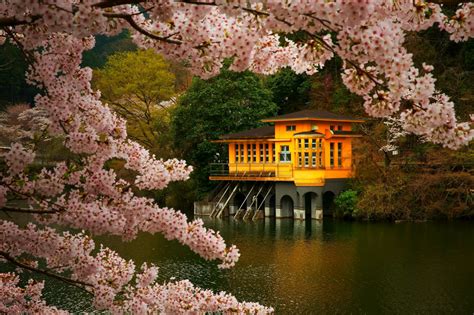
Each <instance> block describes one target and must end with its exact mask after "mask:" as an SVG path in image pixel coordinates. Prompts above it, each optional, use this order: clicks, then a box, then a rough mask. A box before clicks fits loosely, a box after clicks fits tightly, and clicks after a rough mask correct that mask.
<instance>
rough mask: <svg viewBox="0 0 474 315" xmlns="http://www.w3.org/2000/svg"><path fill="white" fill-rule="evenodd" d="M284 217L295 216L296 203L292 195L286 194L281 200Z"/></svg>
mask: <svg viewBox="0 0 474 315" xmlns="http://www.w3.org/2000/svg"><path fill="white" fill-rule="evenodd" d="M280 206H281V212H282V217H293V209H294V203H293V199H291V197H290V196H288V195H284V196H283V197H281V201H280Z"/></svg>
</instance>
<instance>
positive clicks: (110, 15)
mask: <svg viewBox="0 0 474 315" xmlns="http://www.w3.org/2000/svg"><path fill="white" fill-rule="evenodd" d="M104 16H106V17H108V18H118V19H123V20H125V21H126V22H127V23H128V24H129V25H130V26H131V27H133V29H135V30H136V31H138V32H139V33H140V34H143V35H145V36H147V37H150V38H152V39H156V40H159V41H162V42H167V43H170V44H177V45H180V44H181V43H182V42H181V41H178V40H173V39H170V37H172V36H173V35H174V34H172V35H169V36H165V37H162V36H158V35H155V34H152V33H150V32H149V31H147V30H145V29H143V28H141V27H140V26H139V25H138V24H137V22H135V20H134V19H133V16H132V15H131V14H123V13H104Z"/></svg>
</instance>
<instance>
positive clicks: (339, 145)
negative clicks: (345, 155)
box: [337, 142, 342, 167]
mask: <svg viewBox="0 0 474 315" xmlns="http://www.w3.org/2000/svg"><path fill="white" fill-rule="evenodd" d="M337 165H338V166H339V167H342V142H338V143H337Z"/></svg>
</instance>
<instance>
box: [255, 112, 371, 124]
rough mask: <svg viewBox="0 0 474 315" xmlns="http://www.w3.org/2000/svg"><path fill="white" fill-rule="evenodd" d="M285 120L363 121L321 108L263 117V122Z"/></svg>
mask: <svg viewBox="0 0 474 315" xmlns="http://www.w3.org/2000/svg"><path fill="white" fill-rule="evenodd" d="M286 120H334V121H351V122H363V121H364V120H363V119H359V118H355V117H352V116H348V115H340V114H335V113H331V112H328V111H327V110H322V109H307V110H301V111H299V112H294V113H289V114H285V115H280V116H275V117H271V118H266V119H263V120H262V121H264V122H273V121H286Z"/></svg>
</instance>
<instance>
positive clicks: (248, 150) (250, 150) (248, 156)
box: [247, 144, 252, 163]
mask: <svg viewBox="0 0 474 315" xmlns="http://www.w3.org/2000/svg"><path fill="white" fill-rule="evenodd" d="M247 162H248V163H250V162H252V147H251V145H250V144H247Z"/></svg>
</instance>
